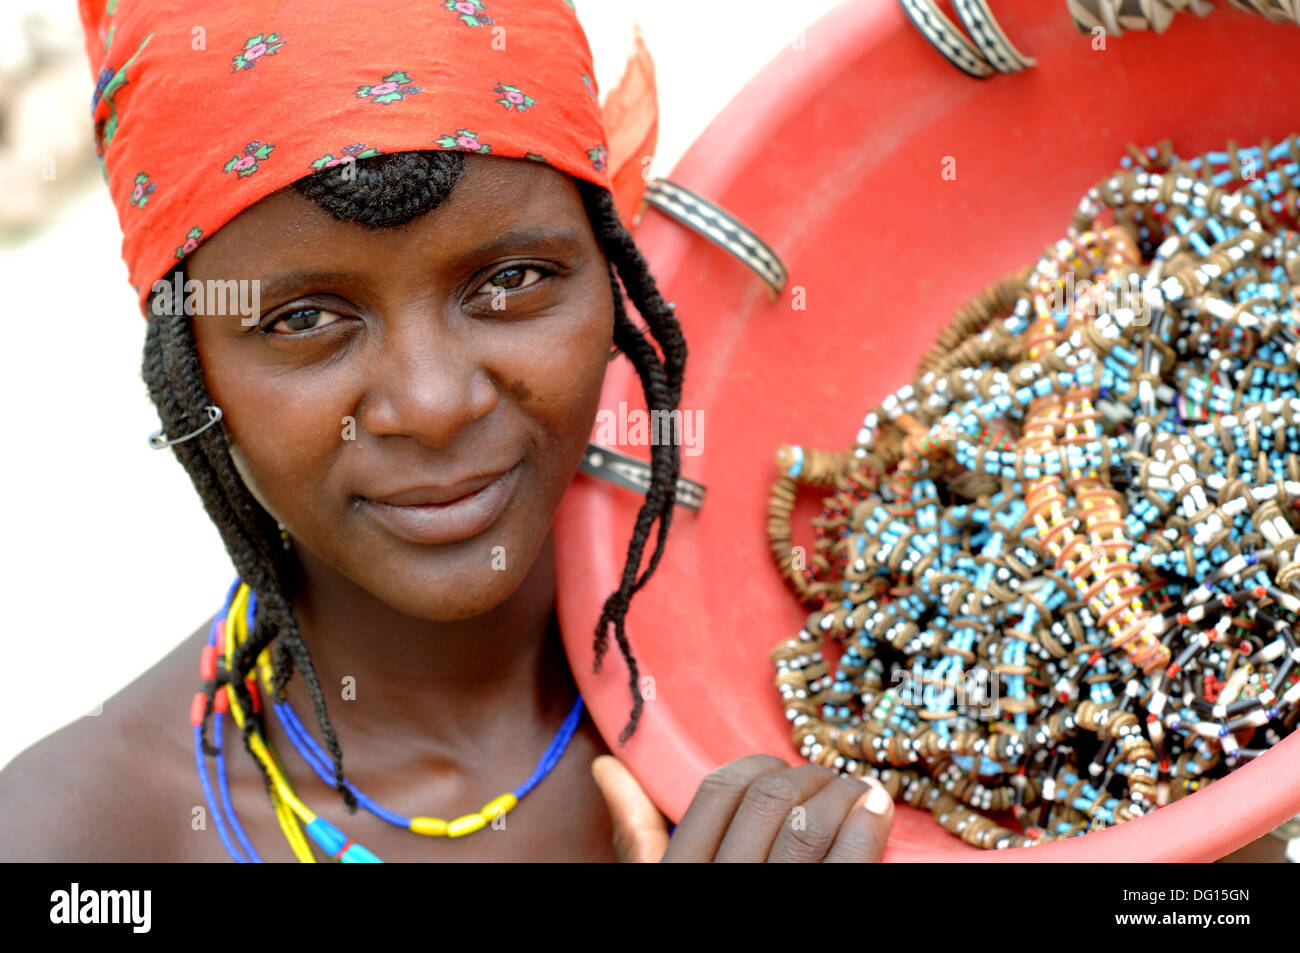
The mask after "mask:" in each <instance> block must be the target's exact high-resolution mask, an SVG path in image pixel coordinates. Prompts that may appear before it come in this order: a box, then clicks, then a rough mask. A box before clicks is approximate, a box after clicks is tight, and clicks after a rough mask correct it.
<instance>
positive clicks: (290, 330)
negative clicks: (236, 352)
mask: <svg viewBox="0 0 1300 953" xmlns="http://www.w3.org/2000/svg"><path fill="white" fill-rule="evenodd" d="M338 319H339V316H338V315H337V314H335V313H334V312H332V311H323V310H321V309H320V308H297V309H296V310H293V311H290V312H289V313H288V314H286V315H283V316H281V317H279V318H276V319H275V320H274V321H273V322H271V325H270V327H268V328H267V330H268V331H270V332H271V333H272V334H295V333H297V332H299V331H314V330H316V329H317V328H320V327H324V326H325V325H327V324H333V323H334V322H335V321H337V320H338Z"/></svg>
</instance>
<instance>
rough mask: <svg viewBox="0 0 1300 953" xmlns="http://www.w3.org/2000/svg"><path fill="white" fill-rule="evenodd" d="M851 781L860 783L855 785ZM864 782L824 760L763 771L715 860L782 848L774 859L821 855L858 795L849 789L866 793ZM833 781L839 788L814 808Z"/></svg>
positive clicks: (760, 857) (756, 856)
mask: <svg viewBox="0 0 1300 953" xmlns="http://www.w3.org/2000/svg"><path fill="white" fill-rule="evenodd" d="M850 782H851V783H852V785H854V786H856V787H857V788H858V789H857V790H854V789H853V788H852V787H850ZM861 784H862V782H860V781H855V780H852V779H843V778H840V777H838V776H837V775H836V773H835V772H834V771H832V770H830V769H829V768H824V767H822V766H821V765H819V764H801V765H799V766H798V767H794V768H790V767H787V768H786V769H785V770H783V771H775V772H773V773H771V774H765V775H763V776H762V777H761V778H758V779H757V780H755V781H754V782H753V783H751V784H750V785H749V788H748V789H747V790H746V791H745V797H744V799H743V800H742V801H741V802H740V807H739V808H737V810H736V816H735V817H734V818H732V821H731V826H730V827H729V828H727V835H726V836H725V837H724V838H723V839H722V843H721V844H720V845H719V846H718V853H717V855H716V856H715V857H714V861H715V862H716V863H762V862H763V861H765V860H768V857H769V855H770V854H774V853H778V851H779V854H778V856H777V857H776V858H774V859H778V860H803V861H807V862H816V861H819V860H821V859H822V857H823V856H825V854H826V851H827V850H828V849H829V848H830V846H831V842H832V841H833V840H834V839H835V832H836V831H838V830H839V826H840V821H842V820H843V819H844V815H845V814H846V813H847V812H848V809H849V807H850V806H851V805H852V803H853V801H854V798H851V797H850V798H846V797H844V794H845V793H846V792H847V791H853V793H854V795H859V794H861V793H862V791H861ZM828 786H834V788H835V790H834V791H832V792H831V793H830V794H829V795H828V796H827V797H825V798H822V800H821V801H820V802H819V803H818V805H817V806H816V807H815V808H814V807H813V804H812V802H814V801H816V800H817V797H818V795H820V794H821V793H822V792H823V791H824V790H825V788H827V787H828ZM778 842H779V845H780V846H779V848H778Z"/></svg>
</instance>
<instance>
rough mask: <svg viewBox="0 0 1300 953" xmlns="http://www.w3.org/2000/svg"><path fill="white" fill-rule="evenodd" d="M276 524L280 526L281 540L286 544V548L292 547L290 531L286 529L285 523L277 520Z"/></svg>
mask: <svg viewBox="0 0 1300 953" xmlns="http://www.w3.org/2000/svg"><path fill="white" fill-rule="evenodd" d="M275 525H276V526H278V527H279V528H280V542H281V543H283V544H284V548H285V549H292V548H293V546H292V545H290V543H289V531H288V530H287V529H285V528H284V524H283V523H281V522H279V521H278V520H277V521H276V524H275Z"/></svg>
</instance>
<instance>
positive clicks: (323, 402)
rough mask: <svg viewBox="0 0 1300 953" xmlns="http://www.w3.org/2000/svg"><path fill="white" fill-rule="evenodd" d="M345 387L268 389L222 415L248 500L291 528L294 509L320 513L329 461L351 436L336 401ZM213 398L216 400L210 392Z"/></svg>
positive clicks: (351, 430)
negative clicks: (259, 505) (246, 489)
mask: <svg viewBox="0 0 1300 953" xmlns="http://www.w3.org/2000/svg"><path fill="white" fill-rule="evenodd" d="M346 390H347V388H346V387H344V386H342V382H340V384H339V385H337V386H334V387H323V388H322V387H313V388H312V389H310V390H304V389H303V388H301V387H298V388H294V389H293V391H292V392H290V393H286V392H285V391H284V390H283V389H280V388H276V389H274V390H270V389H268V390H265V391H263V392H260V393H255V394H253V395H245V398H246V399H244V400H242V401H240V402H239V406H238V407H237V408H236V410H235V412H234V413H233V414H228V415H227V420H228V421H229V426H228V427H227V433H228V435H229V437H230V442H231V457H232V459H233V460H234V463H235V467H236V469H237V470H238V471H239V474H240V476H241V477H242V478H243V480H244V483H245V485H246V486H247V487H248V489H249V492H250V493H252V495H253V497H254V499H256V500H257V501H258V502H259V503H260V504H261V505H262V507H263V508H264V509H266V510H267V512H269V513H270V514H271V515H272V516H274V517H275V518H276V519H278V520H280V521H281V522H283V523H285V524H286V525H287V526H289V527H290V528H291V529H292V528H293V525H294V524H295V523H298V522H299V521H300V516H301V514H300V513H299V511H303V513H305V514H307V515H308V516H313V515H314V516H316V517H320V516H323V515H324V512H323V511H322V509H321V507H322V504H323V503H324V502H325V501H324V500H323V499H322V497H323V495H324V492H325V491H326V489H327V487H328V485H329V481H328V475H329V471H330V468H331V463H332V461H333V460H334V459H335V458H336V456H337V455H338V454H339V453H340V452H341V451H343V450H344V449H346V447H347V444H348V441H349V440H353V441H355V439H356V429H357V427H356V423H355V421H354V420H353V418H352V417H351V415H350V414H348V413H347V411H348V410H349V409H350V405H345V404H344V403H341V402H339V401H338V395H339V394H341V393H345V392H346ZM331 395H332V396H331ZM250 396H251V398H252V399H251V400H250V399H247V397H250ZM214 399H216V400H218V402H220V398H219V397H217V395H216V394H214ZM331 404H333V406H331Z"/></svg>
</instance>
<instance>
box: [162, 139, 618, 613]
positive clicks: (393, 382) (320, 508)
mask: <svg viewBox="0 0 1300 953" xmlns="http://www.w3.org/2000/svg"><path fill="white" fill-rule="evenodd" d="M187 277H188V278H191V279H197V280H199V281H208V280H221V281H225V280H230V279H237V280H238V279H260V281H261V286H260V294H261V301H260V317H259V318H258V320H257V322H256V324H249V325H245V324H244V323H243V320H241V316H240V315H238V314H233V315H195V317H194V319H193V321H194V333H195V338H196V340H197V343H198V350H199V356H200V358H201V360H202V364H203V369H204V374H205V377H206V380H207V386H208V390H209V392H210V393H211V395H212V397H213V400H214V401H215V403H217V404H218V405H220V407H221V409H222V410H223V411H224V414H225V417H224V426H225V427H226V431H227V433H228V434H229V437H230V440H231V444H232V452H233V455H234V459H235V464H236V466H237V467H238V468H239V471H240V473H241V474H242V475H243V478H244V481H245V483H246V484H247V485H248V487H249V489H250V491H251V492H252V493H253V495H254V496H255V497H256V498H257V500H258V501H259V502H260V503H261V504H262V505H263V506H264V507H265V508H266V509H267V510H268V511H269V512H270V513H271V515H272V516H274V517H275V518H277V519H278V520H280V522H282V523H283V524H284V525H285V527H286V528H287V529H288V531H289V533H290V535H291V536H292V537H293V540H294V544H295V546H296V547H306V548H307V549H308V550H310V551H311V552H312V553H313V554H314V555H315V556H317V557H319V558H320V559H321V560H323V561H324V562H325V563H328V564H329V565H330V566H332V567H333V568H334V569H336V570H337V571H338V572H340V573H342V574H343V575H344V576H346V577H348V578H349V579H351V580H353V581H354V582H355V583H357V584H358V585H359V586H361V587H362V588H364V589H366V590H367V591H369V592H370V593H372V594H373V595H374V596H376V597H378V598H379V599H380V600H382V601H383V602H385V603H387V604H389V605H391V606H393V607H395V608H397V609H399V610H400V611H402V612H405V613H407V614H409V615H412V616H416V617H420V618H427V619H430V620H439V621H451V620H455V619H463V618H468V617H471V616H474V615H478V614H480V613H483V612H485V611H487V610H488V609H490V608H492V607H494V606H496V605H497V604H499V603H500V602H502V601H503V600H504V599H505V598H506V597H507V596H509V595H510V594H511V593H512V592H513V591H514V590H515V589H516V588H517V587H518V586H519V584H520V583H521V582H522V581H523V579H524V577H525V576H526V575H527V573H528V570H529V567H530V566H531V565H532V563H533V560H534V558H535V557H536V556H537V554H538V552H539V550H540V548H541V546H542V544H543V543H544V542H545V540H546V538H547V535H548V532H549V530H550V524H551V519H552V517H553V516H554V514H555V510H556V507H557V506H558V505H559V502H560V498H561V497H562V496H563V495H564V491H565V489H566V487H567V486H568V484H569V482H570V480H571V478H572V476H573V473H574V471H575V470H576V468H577V466H578V463H579V461H580V459H581V457H582V453H583V451H584V449H585V447H586V444H587V440H588V437H589V436H590V433H591V427H592V423H593V421H594V419H595V415H596V411H597V408H598V403H599V398H600V390H601V385H602V382H603V380H604V375H605V367H606V364H607V358H608V354H609V349H610V347H611V344H612V339H613V315H614V310H613V308H614V305H613V299H612V296H611V289H610V284H609V273H608V270H607V264H606V261H605V258H604V255H603V252H602V250H601V248H600V245H599V244H598V243H597V240H596V238H595V236H594V235H593V233H592V229H591V225H590V222H589V220H588V218H587V215H586V212H585V209H584V207H583V204H582V199H581V197H580V196H579V193H578V190H577V188H576V187H575V185H574V184H573V182H572V181H571V180H570V179H569V178H568V177H567V176H565V175H564V174H563V173H561V172H559V171H557V170H555V169H552V168H550V167H549V166H545V165H542V164H540V163H534V162H527V161H522V160H513V159H502V158H496V157H491V156H467V157H466V167H465V173H464V175H463V176H462V177H461V179H460V181H459V182H458V183H457V184H456V186H455V188H454V190H453V191H452V193H451V195H450V196H449V197H448V198H447V199H445V200H444V201H443V203H442V204H441V205H439V206H438V207H437V208H436V209H434V210H433V211H431V212H428V213H426V214H425V215H422V216H421V217H419V218H417V219H415V220H414V221H412V222H410V223H408V224H406V225H402V226H398V227H396V228H386V229H378V230H370V229H367V228H366V227H364V226H362V225H358V224H354V223H351V222H341V221H338V220H336V219H334V218H333V217H332V216H331V215H330V214H329V213H328V212H326V211H325V210H323V209H321V208H320V207H319V206H317V205H315V204H314V203H313V202H311V201H310V200H309V199H306V198H304V197H303V196H301V195H299V194H298V193H297V192H296V191H295V190H293V189H292V188H289V189H284V190H281V191H279V192H277V193H275V194H273V195H271V196H268V197H267V198H266V199H265V200H263V201H261V202H259V203H257V204H256V205H254V206H252V207H250V208H248V209H246V210H245V211H244V212H242V213H241V214H240V215H239V216H238V217H236V218H235V219H233V220H232V221H230V222H229V223H228V224H227V225H225V226H224V227H223V228H222V229H221V230H220V231H219V232H217V233H216V234H215V235H213V236H212V237H211V238H210V239H209V240H208V241H206V242H205V243H204V244H203V245H202V246H200V247H199V248H198V249H197V250H196V251H195V252H194V253H193V254H192V255H191V256H190V258H189V266H188V274H187ZM502 474H504V476H502ZM485 484H486V486H485ZM474 491H480V492H474ZM467 494H472V495H470V496H468V497H467V496H466V495H467ZM457 497H459V498H460V500H459V501H456V502H452V503H450V504H449V503H448V502H447V501H448V500H449V499H452V498H457Z"/></svg>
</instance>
